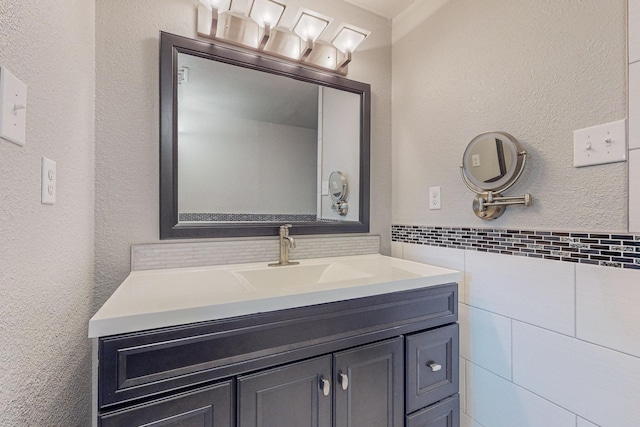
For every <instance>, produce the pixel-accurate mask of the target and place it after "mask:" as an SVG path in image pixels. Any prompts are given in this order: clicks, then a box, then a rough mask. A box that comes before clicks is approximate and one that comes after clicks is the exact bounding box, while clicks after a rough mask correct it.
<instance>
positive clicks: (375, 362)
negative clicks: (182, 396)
mask: <svg viewBox="0 0 640 427" xmlns="http://www.w3.org/2000/svg"><path fill="white" fill-rule="evenodd" d="M403 345H404V343H403V340H402V338H400V337H397V338H394V339H392V340H387V341H382V342H380V343H375V344H371V345H365V346H361V347H357V348H355V349H350V350H346V351H342V352H338V353H335V354H333V355H331V354H329V355H325V356H321V357H317V358H314V359H311V360H307V361H304V362H300V363H294V364H289V365H286V366H284V367H282V368H275V369H272V370H267V371H265V372H259V373H256V374H251V375H247V376H242V377H240V378H238V396H239V401H238V408H239V411H238V414H239V418H238V427H258V426H262V427H279V426H318V427H331V426H336V427H348V426H352V427H354V426H363V427H365V426H366V427H394V426H401V425H402V422H403V416H404V407H403V404H404V401H403V399H402V397H403V390H402V387H403V383H404V369H403V367H404V361H403V354H404V351H403Z"/></svg>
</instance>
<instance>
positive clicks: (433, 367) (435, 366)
mask: <svg viewBox="0 0 640 427" xmlns="http://www.w3.org/2000/svg"><path fill="white" fill-rule="evenodd" d="M427 366H428V367H430V368H431V370H432V371H433V372H438V371H439V370H440V369H442V365H438V364H437V363H436V362H428V363H427Z"/></svg>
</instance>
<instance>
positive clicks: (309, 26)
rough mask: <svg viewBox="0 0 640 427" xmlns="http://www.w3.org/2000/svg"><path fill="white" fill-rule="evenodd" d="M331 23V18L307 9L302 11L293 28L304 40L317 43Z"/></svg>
mask: <svg viewBox="0 0 640 427" xmlns="http://www.w3.org/2000/svg"><path fill="white" fill-rule="evenodd" d="M330 23H331V18H327V17H326V16H323V15H320V14H319V13H316V12H312V11H310V10H307V9H300V12H298V17H297V18H296V23H295V25H294V26H293V32H294V33H296V34H297V35H298V36H300V38H301V39H302V40H304V41H309V40H310V41H312V42H314V43H315V41H316V40H318V37H320V35H321V34H322V33H323V32H324V30H326V29H327V27H328V26H329V24H330Z"/></svg>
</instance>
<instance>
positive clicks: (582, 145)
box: [573, 120, 627, 168]
mask: <svg viewBox="0 0 640 427" xmlns="http://www.w3.org/2000/svg"><path fill="white" fill-rule="evenodd" d="M626 160H627V126H626V120H619V121H617V122H611V123H605V124H602V125H598V126H593V127H589V128H585V129H580V130H576V131H574V132H573V166H574V167H576V168H579V167H582V166H591V165H601V164H605V163H616V162H624V161H626Z"/></svg>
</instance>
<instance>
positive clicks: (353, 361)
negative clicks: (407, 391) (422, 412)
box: [334, 337, 404, 427]
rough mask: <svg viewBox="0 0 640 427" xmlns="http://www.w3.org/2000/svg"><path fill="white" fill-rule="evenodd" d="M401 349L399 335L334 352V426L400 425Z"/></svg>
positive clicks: (401, 410) (401, 422)
mask: <svg viewBox="0 0 640 427" xmlns="http://www.w3.org/2000/svg"><path fill="white" fill-rule="evenodd" d="M403 349H404V346H403V338H402V337H398V338H394V339H392V340H389V341H383V342H381V343H377V344H371V345H366V346H363V347H358V348H355V349H353V350H347V351H343V352H340V353H336V354H335V356H334V382H335V383H336V384H335V390H336V391H335V427H400V426H402V424H403V421H404V355H403Z"/></svg>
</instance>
